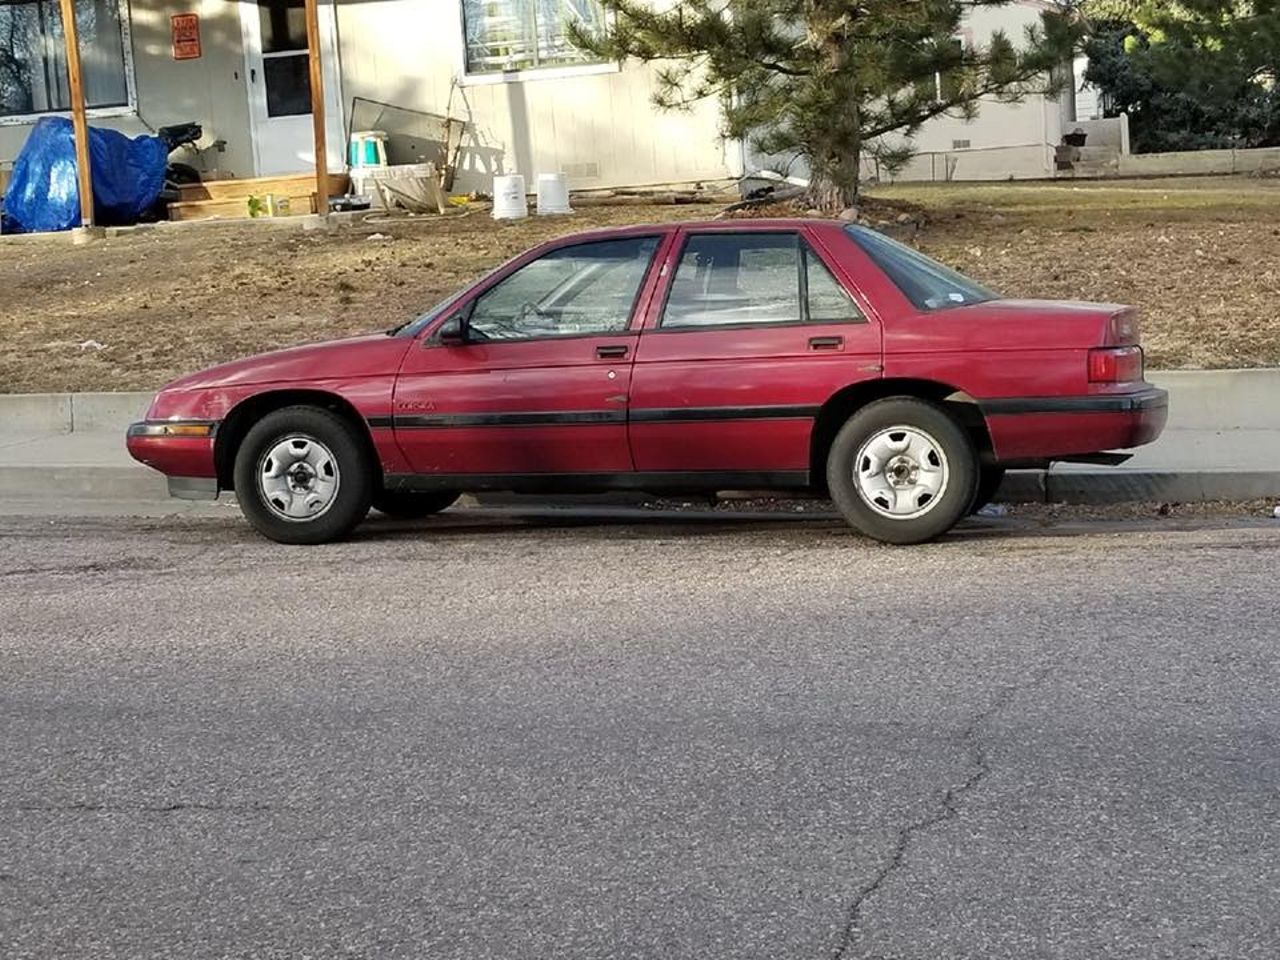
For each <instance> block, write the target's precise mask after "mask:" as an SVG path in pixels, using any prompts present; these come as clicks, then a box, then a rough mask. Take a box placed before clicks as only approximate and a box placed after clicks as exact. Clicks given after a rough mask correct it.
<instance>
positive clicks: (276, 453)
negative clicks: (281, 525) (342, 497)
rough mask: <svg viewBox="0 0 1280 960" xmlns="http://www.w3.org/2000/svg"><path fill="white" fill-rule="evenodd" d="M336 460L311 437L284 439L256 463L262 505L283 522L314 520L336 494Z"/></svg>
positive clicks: (338, 480) (338, 477)
mask: <svg viewBox="0 0 1280 960" xmlns="http://www.w3.org/2000/svg"><path fill="white" fill-rule="evenodd" d="M340 480H341V478H340V476H339V473H338V461H337V460H335V459H334V456H333V453H332V452H331V451H330V450H329V448H328V447H326V446H325V445H324V444H323V443H321V442H320V441H318V440H316V439H314V438H313V437H306V436H301V435H297V436H291V437H285V438H284V439H283V440H281V441H279V442H278V443H277V444H276V445H275V446H273V447H272V448H271V449H270V450H268V451H267V452H266V454H265V455H264V456H263V457H262V459H261V460H260V461H258V492H259V493H260V494H261V495H262V502H263V503H265V504H266V505H267V508H268V509H269V510H270V511H271V512H272V513H274V514H275V515H276V516H277V517H280V518H281V519H283V520H293V521H302V520H314V519H315V518H316V517H319V516H321V515H322V514H324V512H325V511H327V510H328V509H329V508H330V507H331V506H333V501H334V498H335V497H336V496H337V495H338V484H339V482H340Z"/></svg>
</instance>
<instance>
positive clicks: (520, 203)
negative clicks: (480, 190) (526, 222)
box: [493, 173, 529, 220]
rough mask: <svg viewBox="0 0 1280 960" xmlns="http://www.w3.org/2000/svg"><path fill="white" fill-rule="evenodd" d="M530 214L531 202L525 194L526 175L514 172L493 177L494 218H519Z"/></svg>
mask: <svg viewBox="0 0 1280 960" xmlns="http://www.w3.org/2000/svg"><path fill="white" fill-rule="evenodd" d="M528 215H529V202H528V201H527V200H526V199H525V194H524V177H522V176H521V175H520V174H518V173H513V174H511V175H510V176H506V177H494V178H493V219H495V220H519V219H520V218H522V217H527V216H528Z"/></svg>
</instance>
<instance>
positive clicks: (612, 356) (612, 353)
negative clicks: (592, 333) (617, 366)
mask: <svg viewBox="0 0 1280 960" xmlns="http://www.w3.org/2000/svg"><path fill="white" fill-rule="evenodd" d="M626 355H627V346H626V344H624V343H619V344H615V345H610V346H604V347H596V356H597V357H599V358H600V359H601V360H617V359H619V358H621V357H625V356H626Z"/></svg>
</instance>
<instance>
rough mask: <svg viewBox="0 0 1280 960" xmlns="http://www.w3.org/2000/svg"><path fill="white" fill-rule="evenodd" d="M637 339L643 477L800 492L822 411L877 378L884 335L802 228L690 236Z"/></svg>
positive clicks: (669, 266)
mask: <svg viewBox="0 0 1280 960" xmlns="http://www.w3.org/2000/svg"><path fill="white" fill-rule="evenodd" d="M664 275H665V277H666V280H667V287H666V289H665V297H655V300H654V307H653V309H652V311H651V315H650V317H649V318H648V320H647V322H646V324H645V329H644V332H643V334H642V336H641V338H640V345H639V351H638V353H637V355H636V363H635V367H634V370H633V373H632V384H631V413H630V417H631V430H630V437H631V452H632V457H633V459H634V460H635V465H636V469H637V470H639V471H641V472H661V473H673V472H692V473H707V472H714V473H725V474H733V475H738V476H736V477H734V476H726V477H725V482H726V483H732V482H736V481H738V480H740V481H741V482H743V483H745V484H750V483H752V482H759V483H766V484H770V485H774V484H779V483H790V482H796V483H804V482H805V481H806V479H807V471H808V469H809V445H810V436H811V433H812V429H813V423H814V419H815V417H816V415H817V413H818V409H819V407H820V406H821V405H822V404H823V403H824V402H825V401H826V400H827V399H828V398H829V397H831V395H832V394H834V393H835V392H836V391H838V390H839V389H841V388H842V387H845V386H848V385H849V384H852V383H856V382H858V381H860V380H866V379H874V378H877V377H879V376H880V375H881V332H880V325H879V323H878V322H877V321H876V320H875V319H874V317H873V315H872V312H871V310H870V309H869V305H868V304H866V303H865V301H863V302H860V299H859V296H858V295H856V294H855V293H853V292H851V291H850V289H849V284H848V282H847V280H844V279H837V278H838V277H840V276H841V271H840V270H839V267H838V265H837V264H835V263H834V262H833V261H831V260H830V259H829V257H828V256H827V255H826V254H825V253H824V252H823V251H821V250H820V249H819V246H818V243H817V242H816V241H815V240H814V239H812V238H811V237H810V236H809V235H808V232H807V231H806V230H804V229H802V228H800V229H792V230H787V229H759V228H756V229H749V228H742V229H733V228H726V229H714V228H708V229H697V230H688V231H681V233H680V234H679V235H678V236H677V238H676V242H675V243H674V244H673V246H672V252H671V255H670V256H669V257H668V259H667V263H666V265H665V268H664Z"/></svg>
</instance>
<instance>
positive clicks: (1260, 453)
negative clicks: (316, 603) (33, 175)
mask: <svg viewBox="0 0 1280 960" xmlns="http://www.w3.org/2000/svg"><path fill="white" fill-rule="evenodd" d="M1150 379H1151V380H1152V381H1153V382H1155V383H1157V384H1158V385H1160V386H1162V387H1164V388H1165V389H1167V390H1169V392H1170V418H1169V426H1168V428H1167V429H1166V430H1165V433H1164V435H1163V436H1162V437H1161V438H1160V440H1159V441H1157V442H1156V443H1154V444H1151V445H1149V446H1146V447H1142V448H1140V449H1139V450H1137V451H1136V452H1135V454H1134V457H1133V459H1132V460H1130V461H1129V462H1128V463H1126V464H1125V465H1123V466H1120V467H1095V466H1089V465H1083V464H1059V465H1056V466H1054V467H1053V468H1052V469H1051V470H1048V471H1043V470H1022V471H1017V472H1015V473H1011V474H1010V475H1009V476H1008V478H1007V479H1006V481H1005V485H1004V487H1003V488H1002V490H1001V493H1000V496H999V497H998V498H997V499H999V500H1004V501H1007V502H1018V503H1026V502H1049V503H1086V504H1088V503H1118V502H1124V501H1133V500H1141V501H1148V500H1149V501H1159V502H1181V503H1190V502H1198V501H1203V500H1252V499H1257V498H1277V499H1280V370H1223V371H1179V372H1173V373H1152V374H1151V375H1150ZM150 400H151V395H150V394H143V393H107V394H75V395H65V394H64V395H57V394H31V395H10V396H0V511H2V510H4V508H5V507H6V506H7V507H10V508H12V509H21V508H22V507H23V505H24V504H26V505H30V504H31V502H32V501H33V500H43V501H46V502H47V501H49V500H75V501H80V502H84V501H109V502H115V501H130V502H155V501H162V500H167V499H168V492H167V489H166V486H165V481H164V478H163V477H162V476H160V474H158V473H156V472H155V471H153V470H149V469H147V468H146V467H143V466H141V465H140V464H138V463H135V462H134V461H133V460H132V459H131V458H130V457H129V455H128V453H127V451H126V450H125V447H124V431H125V428H126V427H127V426H128V425H129V423H131V422H133V421H134V420H138V419H140V418H141V417H142V415H143V412H144V411H145V410H146V407H147V405H148V404H149V403H150ZM591 499H592V500H593V501H594V502H597V503H598V502H600V499H601V498H598V497H596V498H591ZM632 499H634V498H632ZM557 500H559V501H561V502H563V500H564V498H557Z"/></svg>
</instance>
